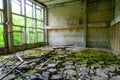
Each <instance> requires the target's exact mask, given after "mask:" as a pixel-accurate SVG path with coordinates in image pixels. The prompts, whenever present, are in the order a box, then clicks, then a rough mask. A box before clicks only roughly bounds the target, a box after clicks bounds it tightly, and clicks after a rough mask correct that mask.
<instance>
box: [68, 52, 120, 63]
mask: <svg viewBox="0 0 120 80" xmlns="http://www.w3.org/2000/svg"><path fill="white" fill-rule="evenodd" d="M67 60H73V61H91V62H100V61H104V62H105V63H116V62H117V61H118V59H117V57H116V56H114V55H113V54H112V53H109V52H105V51H98V50H84V51H80V52H77V53H75V54H73V56H72V57H70V58H67Z"/></svg>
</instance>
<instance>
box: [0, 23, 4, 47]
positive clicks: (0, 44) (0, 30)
mask: <svg viewBox="0 0 120 80" xmlns="http://www.w3.org/2000/svg"><path fill="white" fill-rule="evenodd" d="M4 46H5V45H4V38H3V26H2V25H0V47H4Z"/></svg>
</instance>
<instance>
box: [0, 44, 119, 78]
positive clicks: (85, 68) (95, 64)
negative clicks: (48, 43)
mask: <svg viewBox="0 0 120 80" xmlns="http://www.w3.org/2000/svg"><path fill="white" fill-rule="evenodd" d="M14 57H15V58H14ZM16 57H17V58H16ZM0 58H1V62H0V79H3V80H120V60H119V59H117V57H116V56H114V55H113V54H112V53H111V52H110V51H105V50H103V51H102V50H101V49H100V50H99V49H95V50H94V49H83V48H80V47H71V46H68V47H67V46H58V47H57V46H55V47H42V48H37V49H32V50H26V51H21V52H18V53H17V54H16V55H12V56H11V55H8V56H2V57H0ZM4 73H7V75H6V74H4Z"/></svg>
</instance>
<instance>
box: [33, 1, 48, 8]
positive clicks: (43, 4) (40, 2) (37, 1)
mask: <svg viewBox="0 0 120 80" xmlns="http://www.w3.org/2000/svg"><path fill="white" fill-rule="evenodd" d="M31 1H32V0H31ZM33 1H35V2H37V3H39V4H41V5H42V6H44V7H47V6H46V5H45V4H44V3H42V2H40V1H39V0H33Z"/></svg>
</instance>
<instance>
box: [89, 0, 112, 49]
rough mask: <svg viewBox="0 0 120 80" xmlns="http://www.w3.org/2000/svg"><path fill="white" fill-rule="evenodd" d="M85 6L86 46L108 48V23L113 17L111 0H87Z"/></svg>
mask: <svg viewBox="0 0 120 80" xmlns="http://www.w3.org/2000/svg"><path fill="white" fill-rule="evenodd" d="M87 7H88V8H87V23H88V28H87V46H88V47H103V48H109V44H110V43H109V40H110V37H109V23H110V22H111V21H112V19H113V2H112V1H110V0H96V1H92V2H88V6H87ZM89 24H90V25H89Z"/></svg>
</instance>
